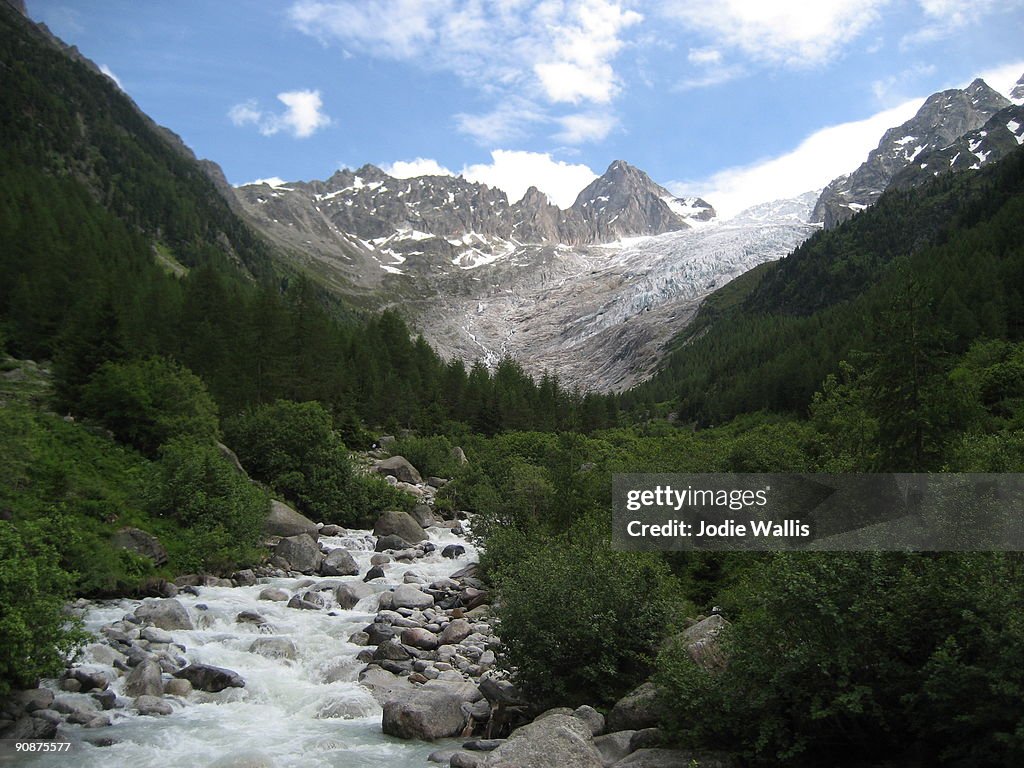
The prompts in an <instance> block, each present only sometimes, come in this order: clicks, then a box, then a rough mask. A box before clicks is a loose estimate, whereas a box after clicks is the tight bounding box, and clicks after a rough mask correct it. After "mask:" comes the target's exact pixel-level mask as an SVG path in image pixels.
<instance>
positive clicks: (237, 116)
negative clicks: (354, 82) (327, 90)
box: [228, 90, 331, 139]
mask: <svg viewBox="0 0 1024 768" xmlns="http://www.w3.org/2000/svg"><path fill="white" fill-rule="evenodd" d="M277 100H278V101H280V102H281V103H282V104H284V106H285V107H286V109H285V110H284V111H283V112H277V113H275V112H266V111H264V110H262V109H260V108H259V106H258V103H257V102H256V100H255V99H249V100H248V101H245V102H242V103H240V104H235V105H234V106H233V107H231V109H229V110H228V118H229V119H230V120H231V122H232V123H234V124H235V125H237V126H246V125H255V126H256V127H257V128H258V129H259V131H260V133H262V134H263V135H264V136H273V135H274V134H276V133H280V132H282V131H284V132H286V133H289V134H291V135H292V136H294V137H295V138H297V139H305V138H308V137H309V136H312V135H313V134H314V133H316V132H317V131H318V130H320V129H321V128H325V127H327V126H328V125H330V124H331V118H330V117H328V116H327V115H326V114H325V113H324V112H323V106H324V103H323V99H322V98H321V97H320V91H310V90H303V91H285V92H284V93H279V94H277Z"/></svg>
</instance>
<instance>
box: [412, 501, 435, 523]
mask: <svg viewBox="0 0 1024 768" xmlns="http://www.w3.org/2000/svg"><path fill="white" fill-rule="evenodd" d="M409 516H410V517H411V518H412V519H413V520H415V521H416V524H417V525H419V526H420V527H421V528H429V527H430V526H432V525H433V524H434V523H435V522H437V521H436V520H435V519H434V510H433V509H431V508H430V507H429V506H427V505H426V504H417V505H416V506H415V507H413V508H412V511H411V512H410V513H409Z"/></svg>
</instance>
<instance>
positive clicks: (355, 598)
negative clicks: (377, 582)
mask: <svg viewBox="0 0 1024 768" xmlns="http://www.w3.org/2000/svg"><path fill="white" fill-rule="evenodd" d="M381 573H382V575H383V571H382V572H381ZM375 591H376V590H374V588H373V587H371V586H370V585H369V584H364V583H363V582H361V581H347V582H345V583H344V584H340V585H338V588H337V589H336V590H335V591H334V600H335V602H336V603H337V604H338V607H339V608H344V609H345V610H351V609H352V608H355V607H356V604H357V603H358V602H359V601H360V600H362V599H363V598H364V597H369V596H370V595H372V594H373V593H374V592H375Z"/></svg>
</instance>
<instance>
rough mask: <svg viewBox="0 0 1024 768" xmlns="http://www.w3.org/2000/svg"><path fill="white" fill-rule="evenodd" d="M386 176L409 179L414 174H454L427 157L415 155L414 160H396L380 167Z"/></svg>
mask: <svg viewBox="0 0 1024 768" xmlns="http://www.w3.org/2000/svg"><path fill="white" fill-rule="evenodd" d="M380 169H381V170H382V171H384V173H386V174H387V175H388V176H394V177H395V178H396V179H411V178H413V177H414V176H454V175H455V174H454V173H452V172H451V171H449V170H448V169H447V168H445V167H444V166H443V165H441V164H440V163H439V162H437V160H433V159H431V158H429V157H417V158H416V159H415V160H396V161H395V162H393V163H385V164H384V165H382V166H381V167H380Z"/></svg>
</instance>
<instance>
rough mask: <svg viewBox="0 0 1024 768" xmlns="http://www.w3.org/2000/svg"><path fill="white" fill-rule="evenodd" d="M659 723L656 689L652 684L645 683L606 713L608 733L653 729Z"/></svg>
mask: <svg viewBox="0 0 1024 768" xmlns="http://www.w3.org/2000/svg"><path fill="white" fill-rule="evenodd" d="M660 721H661V708H660V706H659V704H658V689H657V688H655V687H654V683H652V682H646V683H644V684H643V685H641V686H639V687H638V688H635V689H634V690H632V691H630V692H629V693H628V694H626V695H625V696H623V697H622V698H621V699H619V700H618V701H617V702H616V703H615V706H614V707H612V711H611V712H609V713H608V717H607V722H606V726H607V728H608V730H609V731H625V730H630V729H632V730H640V729H641V728H653V727H655V726H657V725H658V723H659V722H660Z"/></svg>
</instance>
